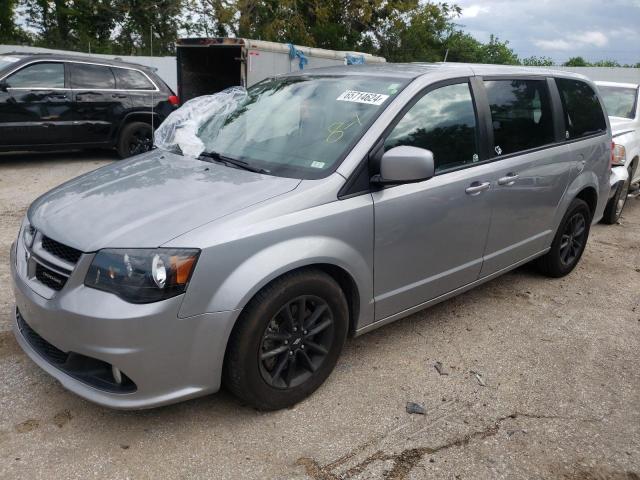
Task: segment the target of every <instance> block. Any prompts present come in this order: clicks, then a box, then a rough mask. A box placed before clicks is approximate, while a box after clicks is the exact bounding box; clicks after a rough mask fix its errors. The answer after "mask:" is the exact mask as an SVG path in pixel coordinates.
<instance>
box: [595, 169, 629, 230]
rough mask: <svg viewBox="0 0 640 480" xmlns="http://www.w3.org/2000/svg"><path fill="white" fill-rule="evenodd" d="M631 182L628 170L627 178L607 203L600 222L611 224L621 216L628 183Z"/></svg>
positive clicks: (627, 191)
mask: <svg viewBox="0 0 640 480" xmlns="http://www.w3.org/2000/svg"><path fill="white" fill-rule="evenodd" d="M630 184H631V172H629V178H628V179H627V180H626V181H625V182H624V183H623V184H622V185H620V186H619V187H618V190H617V191H616V194H615V195H614V196H613V198H612V199H611V200H609V202H608V203H607V207H606V208H605V210H604V215H603V216H602V223H606V224H607V225H613V224H614V223H617V222H618V220H620V217H621V216H622V210H624V206H625V205H626V204H627V197H628V196H629V185H630Z"/></svg>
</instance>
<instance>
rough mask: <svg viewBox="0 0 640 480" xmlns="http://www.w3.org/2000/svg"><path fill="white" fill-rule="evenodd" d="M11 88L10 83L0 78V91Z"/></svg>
mask: <svg viewBox="0 0 640 480" xmlns="http://www.w3.org/2000/svg"><path fill="white" fill-rule="evenodd" d="M8 90H9V84H8V83H7V82H6V81H5V80H0V92H7V91H8Z"/></svg>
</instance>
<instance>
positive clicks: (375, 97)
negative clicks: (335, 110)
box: [336, 90, 389, 105]
mask: <svg viewBox="0 0 640 480" xmlns="http://www.w3.org/2000/svg"><path fill="white" fill-rule="evenodd" d="M387 98H389V95H382V94H381V93H370V92H358V91H357V90H347V91H345V92H343V93H341V94H340V96H339V97H338V98H336V100H339V101H341V102H356V103H367V104H369V105H382V104H383V103H384V101H385V100H386V99H387Z"/></svg>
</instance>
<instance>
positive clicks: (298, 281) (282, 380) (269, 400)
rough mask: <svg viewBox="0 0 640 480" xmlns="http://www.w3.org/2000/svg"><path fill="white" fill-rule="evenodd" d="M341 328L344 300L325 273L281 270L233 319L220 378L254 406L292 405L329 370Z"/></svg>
mask: <svg viewBox="0 0 640 480" xmlns="http://www.w3.org/2000/svg"><path fill="white" fill-rule="evenodd" d="M347 330H348V307H347V301H346V299H345V296H344V294H343V292H342V290H341V289H340V287H339V285H338V284H337V283H336V282H335V281H334V280H333V279H332V278H331V277H330V276H329V275H327V274H325V273H324V272H321V271H318V270H301V271H297V272H292V273H289V274H287V275H284V276H283V277H281V278H279V279H277V280H275V281H274V282H272V283H271V284H269V285H268V286H266V287H265V288H263V289H262V290H261V291H260V292H259V293H258V294H256V296H255V297H254V298H253V299H252V300H251V301H250V302H249V304H248V305H247V307H246V308H245V310H244V312H243V313H242V315H241V317H240V318H239V319H238V324H237V325H236V327H235V328H234V331H233V332H232V334H231V337H230V339H229V344H228V347H227V354H226V357H225V364H224V383H225V385H226V386H227V388H228V389H229V390H231V392H232V393H234V394H235V395H236V396H237V397H239V398H240V399H242V400H243V401H245V402H246V403H248V404H250V405H252V406H254V407H256V408H259V409H263V410H276V409H280V408H285V407H289V406H291V405H294V404H296V403H298V402H299V401H301V400H303V399H304V398H306V397H307V396H309V395H310V394H311V393H312V392H313V391H315V390H316V389H317V388H318V387H319V386H320V385H322V383H323V382H324V381H325V380H326V378H327V377H328V376H329V374H330V373H331V371H332V370H333V368H334V367H335V364H336V362H337V360H338V357H339V355H340V352H341V351H342V347H343V345H344V342H345V339H346V337H347Z"/></svg>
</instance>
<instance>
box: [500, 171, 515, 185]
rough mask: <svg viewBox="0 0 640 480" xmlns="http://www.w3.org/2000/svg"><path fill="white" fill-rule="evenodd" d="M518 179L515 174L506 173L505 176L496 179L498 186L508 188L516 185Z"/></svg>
mask: <svg viewBox="0 0 640 480" xmlns="http://www.w3.org/2000/svg"><path fill="white" fill-rule="evenodd" d="M518 178H520V176H519V175H518V174H517V173H507V175H505V176H504V177H502V178H499V179H498V185H504V186H507V187H509V186H511V185H513V184H514V183H516V180H518Z"/></svg>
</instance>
